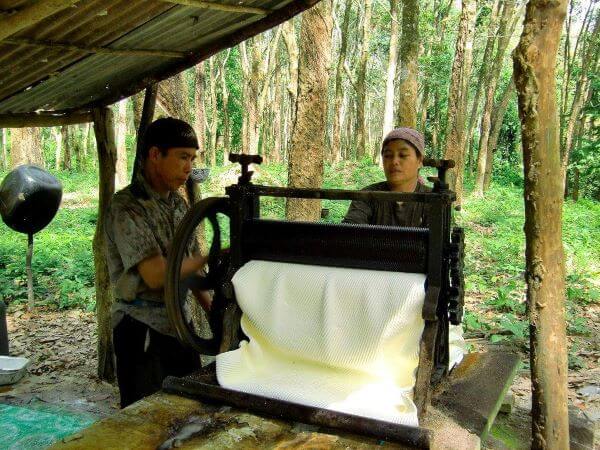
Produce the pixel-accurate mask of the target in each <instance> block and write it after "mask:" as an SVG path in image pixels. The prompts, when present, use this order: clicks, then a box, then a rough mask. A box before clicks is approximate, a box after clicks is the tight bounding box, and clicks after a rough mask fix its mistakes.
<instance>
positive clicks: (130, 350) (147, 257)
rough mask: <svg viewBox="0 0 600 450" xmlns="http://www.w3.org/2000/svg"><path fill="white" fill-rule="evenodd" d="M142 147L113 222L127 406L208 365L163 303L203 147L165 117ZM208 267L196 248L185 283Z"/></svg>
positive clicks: (120, 371) (118, 340)
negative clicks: (184, 192) (180, 336)
mask: <svg viewBox="0 0 600 450" xmlns="http://www.w3.org/2000/svg"><path fill="white" fill-rule="evenodd" d="M142 143H143V146H142V150H141V155H140V156H141V161H142V164H141V167H142V170H141V172H140V173H139V174H138V175H137V176H136V177H135V179H134V180H133V182H132V184H130V185H129V186H127V187H126V188H125V189H123V190H121V191H119V192H117V193H116V194H115V195H114V197H113V199H112V201H111V204H110V208H109V213H108V218H107V222H106V243H107V263H108V269H109V274H110V281H111V285H112V288H113V292H114V298H115V303H114V305H113V310H112V324H113V343H114V350H115V356H116V369H117V380H118V383H119V390H120V395H121V407H122V408H124V407H126V406H128V405H129V404H131V403H133V402H135V401H137V400H139V399H141V398H143V397H145V396H147V395H150V394H152V393H153V392H156V391H158V390H159V389H160V388H161V384H162V381H163V379H164V378H165V377H166V376H167V375H174V376H181V375H185V374H188V373H190V372H192V371H193V370H195V369H198V368H199V367H200V364H199V359H198V355H196V354H195V353H194V352H193V351H191V350H189V349H187V348H185V347H183V346H182V345H181V344H180V343H179V341H178V340H177V339H176V336H175V332H174V330H173V329H172V327H171V326H170V324H169V321H168V318H167V313H166V308H165V304H164V298H163V287H164V283H165V274H166V268H167V262H166V257H167V254H168V252H169V250H170V246H171V241H172V239H173V236H174V234H175V230H176V228H177V225H178V224H179V222H180V221H181V219H182V217H183V216H184V215H185V213H186V211H187V208H188V206H187V204H186V202H185V201H184V199H183V198H182V197H181V196H180V195H179V194H178V193H177V190H178V189H179V188H180V187H181V186H183V185H184V184H185V182H186V180H187V178H188V176H189V175H190V172H191V170H192V163H193V161H194V159H195V158H196V152H197V150H198V141H197V139H196V135H195V133H194V130H193V129H192V127H191V126H190V125H189V124H187V123H186V122H183V121H181V120H178V119H174V118H163V119H158V120H156V121H154V122H153V123H152V124H150V126H149V127H148V129H147V130H146V133H145V135H144V138H143V142H142ZM205 263H206V258H205V257H203V256H202V255H200V254H199V251H198V249H197V244H196V243H195V242H193V243H192V244H191V245H190V248H189V249H188V255H187V257H186V258H185V259H184V261H183V263H182V265H181V276H182V278H183V277H187V276H189V275H192V274H194V273H196V272H199V271H200V270H201V269H202V267H203V266H204V264H205ZM204 306H205V307H206V306H207V305H204Z"/></svg>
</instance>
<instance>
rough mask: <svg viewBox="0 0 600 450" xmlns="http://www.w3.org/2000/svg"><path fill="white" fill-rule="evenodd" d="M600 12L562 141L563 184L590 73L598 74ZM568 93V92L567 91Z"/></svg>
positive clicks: (583, 50)
mask: <svg viewBox="0 0 600 450" xmlns="http://www.w3.org/2000/svg"><path fill="white" fill-rule="evenodd" d="M599 34H600V12H597V13H596V17H595V19H594V25H593V30H592V32H591V34H590V35H589V36H586V38H587V39H585V41H586V44H587V45H585V46H584V48H583V49H582V52H581V53H582V56H581V71H580V74H579V78H578V79H577V82H576V84H575V92H574V94H573V102H572V104H571V108H570V110H569V112H568V115H567V124H566V129H565V131H564V133H563V134H564V138H563V140H562V141H561V144H562V145H561V150H562V151H561V167H562V173H563V175H562V178H563V183H564V182H565V181H564V180H565V178H566V171H567V166H568V165H569V157H570V155H571V150H572V148H573V142H574V139H573V138H574V132H575V127H576V125H577V123H578V121H579V116H580V115H581V111H582V109H583V106H584V104H585V99H586V97H587V93H588V90H589V87H590V73H596V67H597V64H598V58H599V57H600V40H599V39H598V37H599ZM567 92H568V91H567Z"/></svg>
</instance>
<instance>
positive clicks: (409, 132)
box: [381, 127, 425, 157]
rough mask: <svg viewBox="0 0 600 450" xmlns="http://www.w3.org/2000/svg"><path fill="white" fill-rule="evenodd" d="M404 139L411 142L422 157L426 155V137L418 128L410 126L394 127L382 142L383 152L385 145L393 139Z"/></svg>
mask: <svg viewBox="0 0 600 450" xmlns="http://www.w3.org/2000/svg"><path fill="white" fill-rule="evenodd" d="M396 139H402V140H405V141H406V142H408V143H409V144H411V145H412V146H413V147H414V148H415V150H416V151H417V152H418V153H419V155H420V156H421V157H423V156H425V139H424V138H423V135H422V134H421V133H419V132H418V131H417V130H415V129H413V128H408V127H400V128H394V129H393V130H392V131H390V132H389V133H388V134H387V136H386V137H385V139H384V140H383V143H382V144H381V152H382V153H383V151H384V150H385V146H386V145H387V144H389V143H390V142H391V141H395V140H396Z"/></svg>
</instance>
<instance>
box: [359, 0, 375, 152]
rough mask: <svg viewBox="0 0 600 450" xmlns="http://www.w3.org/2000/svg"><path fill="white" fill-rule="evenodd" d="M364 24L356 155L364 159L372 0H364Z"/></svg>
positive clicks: (360, 63) (360, 60) (360, 62)
mask: <svg viewBox="0 0 600 450" xmlns="http://www.w3.org/2000/svg"><path fill="white" fill-rule="evenodd" d="M363 6H364V13H363V24H362V25H363V26H362V38H361V47H360V59H359V62H358V70H357V74H356V121H357V122H358V124H357V125H358V127H357V129H356V143H357V147H356V157H357V159H362V157H363V156H365V154H366V153H367V141H366V139H367V120H366V117H365V109H366V107H367V85H366V78H367V63H368V62H369V38H370V34H371V8H372V0H363Z"/></svg>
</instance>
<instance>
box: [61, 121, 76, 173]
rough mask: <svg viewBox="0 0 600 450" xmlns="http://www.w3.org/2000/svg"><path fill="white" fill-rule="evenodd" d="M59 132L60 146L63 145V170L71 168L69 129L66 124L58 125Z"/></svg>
mask: <svg viewBox="0 0 600 450" xmlns="http://www.w3.org/2000/svg"><path fill="white" fill-rule="evenodd" d="M60 134H61V136H62V147H63V159H62V168H63V169H64V170H71V146H72V145H73V144H72V142H71V130H70V129H69V126H68V125H63V126H62V127H60Z"/></svg>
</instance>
